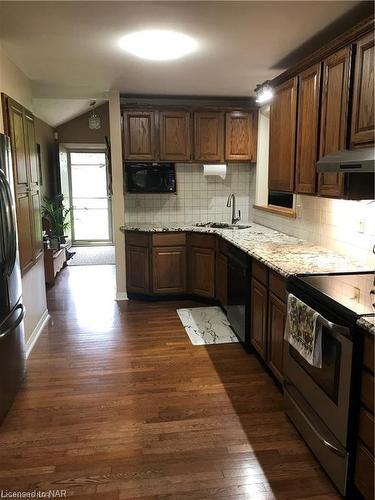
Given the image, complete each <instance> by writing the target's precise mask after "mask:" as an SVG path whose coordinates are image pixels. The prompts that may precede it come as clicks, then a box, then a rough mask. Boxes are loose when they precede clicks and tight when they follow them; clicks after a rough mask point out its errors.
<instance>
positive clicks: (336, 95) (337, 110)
mask: <svg viewBox="0 0 375 500" xmlns="http://www.w3.org/2000/svg"><path fill="white" fill-rule="evenodd" d="M351 55H352V51H351V47H345V48H343V49H341V50H339V51H338V52H336V53H334V54H332V55H331V56H330V57H328V58H327V59H325V60H324V61H323V86H322V108H321V117H320V150H319V157H320V158H322V157H323V156H325V155H327V154H329V153H335V152H336V151H340V150H342V149H346V138H347V123H348V106H349V82H350V63H351ZM319 194H320V195H324V196H330V197H334V198H340V197H342V196H343V194H344V174H340V173H322V174H319Z"/></svg>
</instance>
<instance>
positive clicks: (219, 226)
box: [194, 222, 251, 229]
mask: <svg viewBox="0 0 375 500" xmlns="http://www.w3.org/2000/svg"><path fill="white" fill-rule="evenodd" d="M194 225H195V226H196V227H212V228H216V229H248V228H249V227H251V226H249V225H246V224H227V223H225V222H197V223H196V224H194Z"/></svg>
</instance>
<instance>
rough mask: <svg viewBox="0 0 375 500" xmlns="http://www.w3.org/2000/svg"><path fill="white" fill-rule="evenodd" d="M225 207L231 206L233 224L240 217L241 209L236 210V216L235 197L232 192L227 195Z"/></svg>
mask: <svg viewBox="0 0 375 500" xmlns="http://www.w3.org/2000/svg"><path fill="white" fill-rule="evenodd" d="M227 207H232V224H235V223H236V222H238V221H239V220H240V219H241V210H239V211H238V217H236V197H235V196H234V194H233V193H232V194H230V195H229V196H228V200H227Z"/></svg>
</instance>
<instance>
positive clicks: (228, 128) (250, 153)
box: [225, 111, 258, 161]
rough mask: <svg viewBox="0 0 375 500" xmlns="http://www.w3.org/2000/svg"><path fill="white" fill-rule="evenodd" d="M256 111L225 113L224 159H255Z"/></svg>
mask: <svg viewBox="0 0 375 500" xmlns="http://www.w3.org/2000/svg"><path fill="white" fill-rule="evenodd" d="M257 133H258V112H257V111H253V112H244V111H231V112H229V113H226V114H225V159H226V160H242V161H256V153H257V137H258V135H257Z"/></svg>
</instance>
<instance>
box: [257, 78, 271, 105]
mask: <svg viewBox="0 0 375 500" xmlns="http://www.w3.org/2000/svg"><path fill="white" fill-rule="evenodd" d="M255 96H256V99H255V100H256V102H258V103H259V104H264V103H265V102H268V101H270V100H271V99H272V97H273V89H272V87H271V85H270V83H269V81H267V82H264V83H262V84H261V85H257V86H256V87H255Z"/></svg>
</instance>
